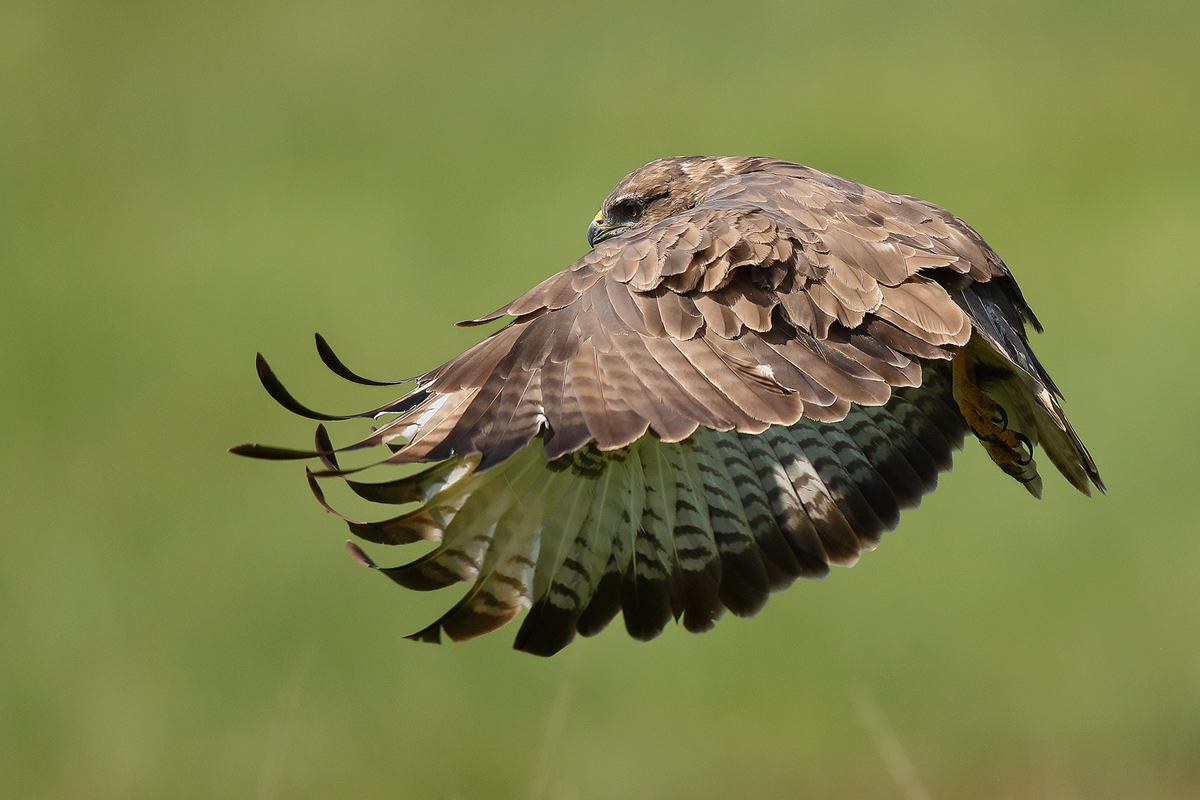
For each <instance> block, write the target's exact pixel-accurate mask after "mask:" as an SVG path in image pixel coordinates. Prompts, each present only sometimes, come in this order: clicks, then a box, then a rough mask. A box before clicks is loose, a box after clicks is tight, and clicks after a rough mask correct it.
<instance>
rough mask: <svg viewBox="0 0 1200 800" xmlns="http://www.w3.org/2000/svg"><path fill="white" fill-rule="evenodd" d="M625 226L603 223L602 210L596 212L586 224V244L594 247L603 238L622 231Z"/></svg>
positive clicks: (609, 237)
mask: <svg viewBox="0 0 1200 800" xmlns="http://www.w3.org/2000/svg"><path fill="white" fill-rule="evenodd" d="M626 227H627V226H625V225H616V226H610V225H605V224H604V212H603V211H601V212H600V213H598V214H597V215H596V218H595V219H593V220H592V222H591V224H590V225H588V230H587V239H588V244H590V245H591V246H592V247H595V246H596V245H598V244H600V243H601V242H603V241H604V240H605V239H611V238H612V237H614V236H616V235H617V234H618V233H621V232H623V231H624V230H625V228H626Z"/></svg>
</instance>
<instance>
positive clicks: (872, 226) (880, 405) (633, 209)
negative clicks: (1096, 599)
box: [233, 157, 1104, 655]
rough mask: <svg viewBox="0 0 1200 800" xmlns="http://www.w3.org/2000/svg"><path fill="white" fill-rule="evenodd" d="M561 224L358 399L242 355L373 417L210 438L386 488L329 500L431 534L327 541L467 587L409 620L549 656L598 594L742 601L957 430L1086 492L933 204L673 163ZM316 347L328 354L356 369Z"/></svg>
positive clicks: (918, 492) (716, 163)
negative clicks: (534, 267)
mask: <svg viewBox="0 0 1200 800" xmlns="http://www.w3.org/2000/svg"><path fill="white" fill-rule="evenodd" d="M587 237H588V242H589V244H590V245H591V246H592V249H591V250H590V251H589V252H588V253H587V254H585V255H584V256H583V257H582V258H580V259H579V260H578V261H576V262H575V263H574V264H572V265H571V266H570V267H568V268H567V269H565V270H563V271H562V272H559V273H558V274H557V275H554V276H552V277H550V278H548V279H547V280H545V281H543V282H542V283H540V284H539V285H537V286H535V287H534V288H532V289H530V290H529V291H528V292H526V293H525V294H523V295H521V296H520V297H518V298H517V299H516V300H513V301H512V302H511V303H508V304H506V305H504V306H502V307H500V308H499V309H497V310H496V311H494V312H492V313H491V314H488V315H486V316H483V317H480V318H479V319H476V320H472V321H470V322H466V323H460V324H464V325H478V324H483V323H486V322H491V321H493V320H497V319H500V318H502V317H509V318H511V319H510V320H509V321H508V323H507V324H506V325H504V326H503V327H502V328H500V329H499V330H497V331H496V332H495V333H493V334H491V335H490V336H488V337H487V338H485V339H484V340H483V341H481V342H479V344H477V345H475V346H474V347H472V348H470V349H469V350H467V351H466V352H465V353H463V354H461V355H459V356H456V357H455V358H453V359H451V360H450V361H448V362H447V363H445V364H443V365H442V366H440V367H437V368H436V369H433V370H431V371H430V372H427V373H425V374H424V375H421V376H420V377H418V378H416V379H415V383H414V384H413V385H412V386H411V388H410V389H409V390H408V392H407V393H406V394H404V395H403V396H402V397H400V398H399V399H398V400H396V401H394V402H391V403H388V404H387V405H384V406H382V407H380V408H376V409H373V410H370V411H366V412H363V413H361V414H354V415H350V416H331V415H327V414H320V413H317V412H315V411H312V410H310V409H308V408H307V407H305V406H303V405H301V404H300V403H299V402H297V401H296V400H295V399H294V398H292V396H291V395H290V394H288V392H287V391H286V390H284V388H283V386H282V385H281V384H280V383H279V381H278V379H277V378H276V377H275V376H274V374H273V373H272V372H271V370H270V369H269V368H268V366H267V364H266V362H265V360H263V358H262V356H261V355H260V356H259V357H258V374H259V377H260V378H261V380H262V382H263V384H264V386H265V387H266V389H267V391H268V392H269V393H270V394H271V396H272V397H274V398H275V399H276V400H278V401H279V402H280V403H281V404H282V405H283V406H285V407H286V408H288V409H290V410H291V411H294V412H296V413H298V414H302V415H304V416H307V417H310V418H313V419H317V420H322V421H330V420H346V419H351V418H353V417H358V418H369V419H380V420H381V422H380V427H378V428H375V429H373V430H372V432H371V433H370V435H369V436H367V437H366V438H364V439H361V440H359V441H357V442H355V443H353V444H350V445H349V446H346V447H341V448H335V447H334V446H333V444H332V443H331V440H330V438H329V435H328V434H327V432H326V429H325V427H324V425H321V426H319V427H318V429H317V435H316V449H315V450H312V451H301V450H289V449H283V448H276V447H267V446H263V445H241V446H239V447H235V448H233V452H236V453H238V454H241V455H246V456H252V457H257V458H265V459H293V458H316V459H320V461H321V462H322V464H321V468H320V469H317V470H315V471H313V470H310V471H309V472H308V480H309V483H310V485H311V486H312V489H313V492H314V493H315V494H316V496H317V498H318V499H319V500H321V502H322V503H325V499H324V495H323V492H322V490H321V488H320V485H319V481H320V480H321V479H325V478H332V477H336V478H340V479H343V480H345V481H346V483H347V484H348V485H349V486H350V488H351V489H352V490H353V491H354V492H356V493H357V494H358V495H360V496H362V497H364V498H366V499H367V500H370V501H374V502H376V503H381V504H385V505H386V504H390V505H398V506H404V505H407V506H409V508H408V509H403V513H397V512H398V511H400V509H397V511H394V512H392V514H391V515H388V516H389V517H390V518H388V519H385V520H383V521H382V522H359V521H353V520H347V521H348V522H349V524H350V530H351V531H352V532H353V533H354V535H355V536H357V537H359V538H360V539H363V540H366V541H368V542H374V543H378V544H389V545H398V544H406V543H412V542H421V541H425V542H435V543H437V546H436V548H435V549H433V550H432V551H430V552H429V553H427V554H426V555H423V556H421V557H419V558H416V559H415V560H413V561H411V562H410V563H407V564H403V565H402V566H397V567H390V568H379V567H377V566H376V564H375V562H374V561H372V560H371V559H370V558H369V557H368V556H367V555H366V553H364V552H363V551H362V550H361V548H359V547H358V546H357V545H354V544H352V543H351V544H349V547H350V549H351V552H352V553H353V554H354V555H355V556H356V557H357V558H358V559H359V560H360V561H361V562H362V563H364V564H366V565H368V566H370V567H373V568H377V569H380V571H381V572H383V573H384V574H386V575H387V576H388V577H390V578H391V579H392V580H394V581H395V582H396V583H399V584H400V585H402V586H406V587H408V588H410V589H417V590H429V589H438V588H441V587H445V586H449V585H451V584H454V583H458V582H466V583H469V584H470V586H469V588H468V590H467V592H466V595H465V596H464V597H463V598H462V599H461V600H460V601H459V602H458V603H457V604H455V605H454V606H453V608H451V609H450V610H449V611H447V612H446V613H445V614H444V615H443V616H442V617H441V618H440V619H438V620H437V621H436V622H434V623H433V624H432V625H430V626H429V627H427V628H425V629H424V630H421V631H419V632H417V633H415V634H413V635H412V636H411V637H410V638H413V639H417V640H421V641H439V640H440V638H441V634H442V633H445V634H446V635H448V636H449V637H450V638H451V639H454V640H461V639H466V638H470V637H472V636H476V635H479V634H482V633H486V632H488V631H491V630H494V629H496V628H499V627H500V626H502V625H504V624H505V623H507V622H509V621H510V620H512V619H513V618H515V617H516V616H517V615H518V614H519V613H520V611H521V610H522V609H528V613H526V615H525V618H524V620H523V622H522V624H521V626H520V629H519V631H518V632H517V636H516V643H515V646H516V647H517V648H518V649H520V650H525V651H528V652H531V653H536V654H539V655H550V654H553V653H555V652H557V651H558V650H560V649H561V648H562V647H564V646H565V645H566V644H568V643H569V642H570V641H571V640H572V639H573V638H574V636H575V634H576V633H581V634H584V635H591V634H594V633H596V632H598V631H599V630H600V629H602V628H603V627H604V626H605V625H607V624H608V623H609V622H610V621H611V620H612V619H613V618H614V617H615V616H616V615H617V614H618V613H619V612H620V613H622V615H623V617H624V622H625V627H626V629H627V630H628V631H629V633H630V634H631V635H632V636H634V637H635V638H637V639H642V640H646V639H651V638H653V637H655V636H657V635H658V634H659V633H660V632H661V631H662V630H663V628H664V627H665V626H666V624H667V623H668V622H669V621H670V620H671V619H672V618H674V619H676V620H680V619H681V620H682V622H683V625H684V627H685V628H687V629H688V630H689V631H704V630H707V629H708V628H710V627H712V625H713V623H714V622H715V621H716V620H717V618H718V617H720V616H721V615H722V613H723V612H724V611H725V610H726V609H728V610H729V611H731V612H733V613H734V614H736V615H738V616H743V617H745V616H750V615H752V614H754V613H755V612H756V611H758V610H759V609H760V608H762V606H763V604H764V603H766V601H767V596H768V594H769V593H770V592H772V591H777V590H780V589H783V588H786V587H787V586H789V585H790V584H791V583H792V582H793V581H794V580H795V579H796V578H797V577H801V576H803V577H807V578H819V577H821V576H823V575H825V574H826V573H827V572H828V571H829V567H830V565H831V564H841V565H850V564H853V563H854V562H855V560H857V558H858V556H859V554H860V553H861V552H862V550H863V549H872V548H874V547H875V545H876V544H877V543H878V541H879V537H880V535H881V534H882V532H883V531H885V530H891V529H892V528H894V527H895V526H896V524H897V522H898V521H899V518H900V512H901V510H902V509H905V508H912V507H914V506H916V505H917V504H918V503H919V502H920V499H921V496H922V495H924V494H925V493H927V492H930V491H932V490H933V489H934V487H935V485H936V483H937V476H938V473H939V472H942V471H944V470H947V469H949V468H950V463H951V456H952V453H953V451H954V450H957V449H958V448H960V447H961V446H962V443H963V439H964V436H965V435H966V434H968V433H971V434H974V436H975V437H976V438H977V439H978V440H979V442H980V443H981V444H982V445H983V448H984V449H985V450H986V451H987V453H988V455H989V456H991V458H992V460H993V461H994V462H995V463H996V464H997V465H998V466H999V467H1000V469H1001V470H1003V471H1004V472H1006V473H1007V474H1008V475H1010V476H1012V477H1013V478H1015V479H1016V480H1017V481H1019V482H1020V483H1022V484H1023V485H1024V486H1025V488H1026V489H1028V490H1029V492H1030V493H1032V494H1033V495H1035V496H1040V495H1041V491H1042V479H1041V476H1040V475H1039V473H1038V469H1037V465H1036V463H1035V462H1034V455H1035V451H1036V449H1037V448H1038V447H1040V448H1041V449H1042V450H1043V451H1044V453H1045V455H1046V457H1047V458H1048V459H1049V460H1050V463H1052V464H1053V465H1054V466H1055V467H1056V468H1057V469H1058V471H1059V472H1060V473H1062V475H1063V476H1064V477H1065V478H1066V479H1067V481H1068V482H1069V483H1070V484H1071V485H1072V486H1074V487H1075V488H1076V489H1079V490H1080V491H1082V492H1084V493H1085V494H1090V486H1091V485H1095V486H1096V487H1097V488H1099V489H1101V490H1103V488H1104V484H1103V483H1102V482H1101V480H1100V475H1099V473H1098V472H1097V471H1096V466H1095V464H1094V463H1093V462H1092V459H1091V457H1090V456H1089V455H1088V452H1087V450H1086V449H1085V448H1084V446H1083V443H1082V442H1081V441H1080V440H1079V438H1078V437H1077V436H1076V435H1075V432H1074V430H1073V429H1072V428H1071V424H1070V423H1069V422H1068V421H1067V418H1066V416H1065V415H1064V414H1063V411H1062V409H1061V408H1060V406H1059V402H1058V400H1059V398H1060V397H1061V395H1060V393H1059V391H1058V389H1057V387H1056V386H1055V385H1054V382H1053V381H1052V380H1051V379H1050V376H1049V375H1048V374H1047V373H1046V370H1045V369H1044V368H1043V367H1042V365H1041V363H1040V362H1039V361H1038V359H1037V357H1036V356H1035V355H1034V354H1033V351H1032V350H1031V349H1030V346H1029V339H1028V336H1027V335H1026V326H1027V325H1030V326H1032V327H1033V328H1034V329H1035V330H1037V331H1039V332H1040V331H1041V326H1040V325H1039V323H1038V321H1037V318H1036V317H1035V316H1034V314H1033V312H1032V311H1031V310H1030V308H1029V306H1028V305H1027V304H1026V302H1025V298H1024V297H1023V296H1022V295H1021V290H1020V289H1019V288H1018V287H1017V284H1016V281H1015V280H1014V279H1013V277H1012V275H1011V274H1010V273H1009V271H1008V268H1007V267H1006V266H1005V265H1004V262H1003V261H1001V260H1000V257H999V256H998V255H996V253H995V252H994V251H993V250H992V249H991V248H990V247H988V245H987V244H986V243H985V242H984V241H983V239H982V238H981V237H980V236H979V234H978V233H976V232H975V231H974V230H973V229H972V228H971V227H970V226H968V225H967V224H966V223H964V222H963V221H962V220H960V219H958V217H956V216H954V215H953V214H950V213H949V212H947V211H945V210H943V209H941V208H939V207H938V206H935V205H933V204H931V203H927V202H924V201H922V200H917V199H915V198H912V197H906V196H901V195H894V194H889V193H887V192H881V191H877V190H875V189H872V188H869V187H867V186H863V185H862V184H858V183H854V182H853V181H849V180H846V179H844V178H839V177H837V176H834V175H829V174H826V173H824V172H819V171H817V170H815V169H811V168H809V167H805V166H801V165H799V164H793V163H789V162H786V161H778V160H774V159H769V158H709V157H674V158H664V159H660V160H658V161H654V162H652V163H650V164H647V165H646V166H644V167H642V168H640V169H638V170H636V171H634V172H633V173H631V174H630V175H628V176H626V177H625V178H624V179H623V180H622V181H621V182H620V183H618V184H617V186H616V188H615V189H613V191H612V193H611V194H610V195H609V196H608V197H607V198H605V200H604V203H603V205H601V207H600V212H599V213H598V214H597V215H596V217H595V219H593V220H592V222H591V224H590V225H589V226H588V231H587ZM317 348H318V351H319V353H320V355H321V357H322V359H323V360H324V361H325V363H326V364H327V365H328V366H329V367H330V368H331V369H332V370H333V371H334V372H335V373H337V374H339V375H341V376H342V377H345V378H347V379H349V380H352V381H355V382H358V383H364V384H370V385H382V384H383V383H385V382H379V381H371V380H368V379H366V378H362V377H360V376H359V375H357V374H355V373H354V372H352V371H351V370H350V369H349V368H347V367H346V366H345V365H344V364H342V363H341V362H340V361H339V360H338V359H337V357H336V356H334V354H333V352H332V350H331V349H330V348H329V346H328V344H326V343H325V341H324V340H323V339H322V338H321V337H320V336H319V335H318V337H317ZM390 383H404V382H403V381H396V382H390ZM380 446H384V447H387V448H389V449H388V450H385V451H383V453H384V455H386V457H385V458H382V459H381V460H380V463H384V464H412V463H418V462H419V463H422V464H425V465H427V466H425V467H424V468H423V469H422V470H421V471H419V472H416V473H415V474H409V475H407V476H405V477H401V478H399V479H394V480H389V481H385V482H367V481H361V480H358V479H357V476H355V477H353V478H352V477H350V475H351V473H356V472H358V471H359V470H352V469H341V468H340V467H339V464H338V462H337V454H338V453H340V452H343V451H346V450H356V449H363V448H371V447H380ZM326 508H329V506H328V504H326ZM330 510H331V511H332V510H333V509H332V508H330ZM335 513H336V512H335Z"/></svg>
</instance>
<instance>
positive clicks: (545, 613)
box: [513, 599, 579, 658]
mask: <svg viewBox="0 0 1200 800" xmlns="http://www.w3.org/2000/svg"><path fill="white" fill-rule="evenodd" d="M578 618H579V614H578V612H576V611H570V610H567V609H564V608H555V607H554V606H553V605H551V604H550V602H549V600H546V599H543V600H539V601H538V602H536V603H534V604H533V607H532V608H530V609H529V613H528V614H527V615H526V616H525V621H524V622H523V623H521V627H520V629H519V630H517V638H516V640H515V641H513V649H514V650H520V651H521V652H524V653H530V654H532V655H535V656H543V657H547V658H548V657H550V656H552V655H554V654H555V653H557V652H558V651H559V650H562V649H563V648H564V647H566V646H567V645H569V644H570V643H571V642H572V640H574V638H575V623H576V621H577V620H578Z"/></svg>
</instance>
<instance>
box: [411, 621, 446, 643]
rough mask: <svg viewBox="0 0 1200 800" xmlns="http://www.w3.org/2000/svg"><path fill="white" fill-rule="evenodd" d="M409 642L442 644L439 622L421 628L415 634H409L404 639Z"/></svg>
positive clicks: (440, 624)
mask: <svg viewBox="0 0 1200 800" xmlns="http://www.w3.org/2000/svg"><path fill="white" fill-rule="evenodd" d="M404 638H405V639H408V640H409V641H410V642H426V643H428V644H441V643H442V623H441V622H440V621H438V622H435V623H433V624H432V625H430V626H429V627H428V628H422V629H421V630H419V631H417V632H416V633H410V634H409V635H408V636H405V637H404Z"/></svg>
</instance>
